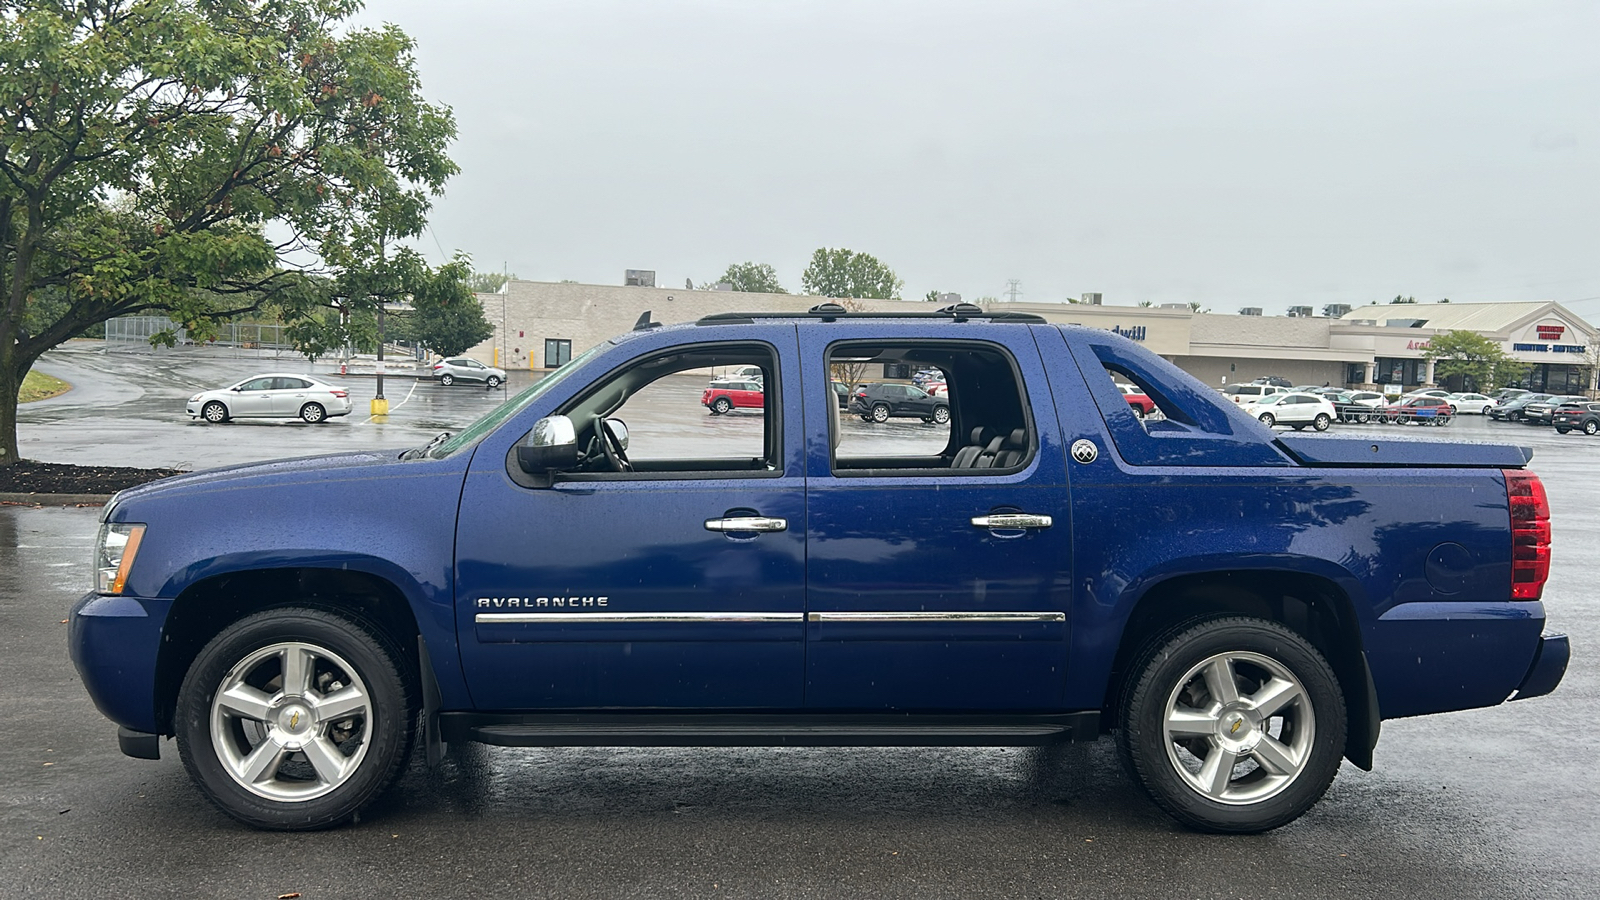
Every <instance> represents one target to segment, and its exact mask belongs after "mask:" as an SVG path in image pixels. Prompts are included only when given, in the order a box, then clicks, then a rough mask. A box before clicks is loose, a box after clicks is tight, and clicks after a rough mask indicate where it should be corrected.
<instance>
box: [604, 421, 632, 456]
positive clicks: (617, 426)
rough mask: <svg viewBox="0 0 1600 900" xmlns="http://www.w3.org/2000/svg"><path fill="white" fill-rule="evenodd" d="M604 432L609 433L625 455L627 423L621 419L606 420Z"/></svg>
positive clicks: (626, 449) (626, 448)
mask: <svg viewBox="0 0 1600 900" xmlns="http://www.w3.org/2000/svg"><path fill="white" fill-rule="evenodd" d="M606 431H609V432H610V433H611V436H612V437H613V438H616V441H617V446H618V447H620V448H622V451H623V452H624V453H626V452H627V451H628V423H627V422H624V421H622V420H621V419H607V420H606Z"/></svg>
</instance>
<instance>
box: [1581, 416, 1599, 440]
mask: <svg viewBox="0 0 1600 900" xmlns="http://www.w3.org/2000/svg"><path fill="white" fill-rule="evenodd" d="M1596 432H1600V422H1596V421H1595V420H1593V419H1590V420H1589V421H1587V422H1584V423H1583V433H1584V434H1587V435H1590V436H1591V437H1592V436H1593V435H1594V434H1595V433H1596Z"/></svg>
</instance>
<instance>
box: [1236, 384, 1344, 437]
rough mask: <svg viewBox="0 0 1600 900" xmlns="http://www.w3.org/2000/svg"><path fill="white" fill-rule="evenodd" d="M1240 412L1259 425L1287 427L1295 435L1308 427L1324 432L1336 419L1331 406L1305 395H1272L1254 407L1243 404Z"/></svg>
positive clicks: (1320, 399)
mask: <svg viewBox="0 0 1600 900" xmlns="http://www.w3.org/2000/svg"><path fill="white" fill-rule="evenodd" d="M1241 408H1242V409H1243V410H1244V411H1245V412H1246V413H1247V414H1249V415H1251V416H1254V417H1256V418H1257V419H1260V420H1261V424H1263V425H1265V426H1267V427H1268V428H1271V427H1272V426H1274V425H1288V426H1290V427H1292V428H1293V429H1294V430H1295V431H1299V430H1300V429H1302V428H1304V427H1306V426H1307V425H1310V426H1311V427H1312V428H1315V429H1316V430H1318V431H1327V430H1328V426H1329V425H1331V424H1333V420H1334V417H1335V416H1336V415H1337V413H1336V412H1335V411H1334V408H1333V403H1331V402H1330V401H1329V400H1328V398H1327V397H1323V396H1320V395H1318V394H1307V393H1305V392H1304V391H1291V392H1290V393H1287V394H1273V395H1272V396H1270V397H1262V398H1261V399H1260V400H1257V401H1255V402H1253V403H1246V404H1245V405H1244V406H1243V407H1241Z"/></svg>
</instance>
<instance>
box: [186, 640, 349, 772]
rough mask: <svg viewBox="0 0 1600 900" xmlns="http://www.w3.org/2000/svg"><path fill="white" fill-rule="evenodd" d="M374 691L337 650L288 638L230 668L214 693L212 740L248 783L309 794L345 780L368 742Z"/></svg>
mask: <svg viewBox="0 0 1600 900" xmlns="http://www.w3.org/2000/svg"><path fill="white" fill-rule="evenodd" d="M371 726H372V699H371V696H370V695H369V693H368V691H367V687H366V685H365V684H364V683H363V682H362V681H361V678H360V676H359V675H357V674H356V673H355V670H354V669H353V668H352V667H351V666H350V664H349V663H347V662H346V661H345V660H343V659H342V658H340V657H339V655H338V654H336V653H333V652H331V651H329V650H326V649H324V648H322V647H318V646H316V645H315V644H307V643H301V642H284V643H278V644H271V645H269V646H266V647H262V648H261V649H259V650H257V651H255V652H254V653H251V654H250V655H249V656H247V657H245V658H244V659H243V660H241V661H240V662H239V664H238V665H236V666H234V667H233V668H232V669H230V670H229V671H228V674H227V675H226V676H224V677H223V679H222V684H221V685H220V686H219V687H218V689H217V693H216V696H215V697H214V698H213V700H212V701H211V743H212V746H213V747H215V748H216V752H217V758H218V759H220V760H221V762H222V765H223V768H224V769H225V770H226V771H227V772H228V774H229V775H230V776H231V777H232V778H233V780H234V781H236V782H237V783H238V784H239V785H240V786H241V787H243V788H244V789H245V790H248V791H250V792H251V793H253V794H256V795H258V796H261V797H265V798H267V799H269V800H278V801H291V802H292V801H304V800H311V799H314V798H316V797H321V796H323V795H324V794H327V793H329V792H330V791H333V790H334V789H336V788H338V787H339V786H340V785H341V784H343V783H344V782H345V781H346V780H347V779H348V778H349V777H350V776H351V775H352V774H354V773H355V771H356V770H357V769H359V768H360V766H361V760H362V759H363V758H364V757H365V756H366V753H367V747H368V745H369V741H368V733H369V731H370V729H371Z"/></svg>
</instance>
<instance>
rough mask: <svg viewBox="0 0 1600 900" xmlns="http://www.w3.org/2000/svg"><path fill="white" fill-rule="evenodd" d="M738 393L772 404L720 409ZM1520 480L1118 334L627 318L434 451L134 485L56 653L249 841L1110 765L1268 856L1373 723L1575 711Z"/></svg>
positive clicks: (842, 316)
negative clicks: (495, 803) (908, 383)
mask: <svg viewBox="0 0 1600 900" xmlns="http://www.w3.org/2000/svg"><path fill="white" fill-rule="evenodd" d="M736 366H754V367H756V368H758V369H759V370H760V371H761V372H762V375H763V384H764V388H765V390H764V394H765V401H764V403H765V405H764V408H763V409H761V410H752V411H750V412H748V413H745V414H742V415H740V416H706V415H705V414H704V412H703V410H701V409H700V408H699V405H698V404H697V403H696V402H695V398H696V397H698V396H699V392H700V390H701V387H702V386H703V384H704V379H705V377H706V375H707V374H712V373H716V372H719V371H726V370H727V369H728V368H729V367H736ZM930 369H932V370H937V371H938V372H941V373H943V375H944V377H945V380H946V381H947V383H948V386H949V403H950V417H949V421H948V422H946V423H921V422H917V421H905V422H900V421H894V422H890V423H884V424H878V423H870V422H860V421H859V420H857V419H856V418H855V417H851V416H845V417H844V419H843V421H841V418H840V415H839V409H838V404H837V401H836V398H835V394H834V390H833V388H832V386H831V384H830V382H832V381H849V382H852V383H854V382H855V381H859V380H885V379H886V378H887V379H892V378H893V375H892V374H891V373H903V372H907V371H926V370H930ZM1118 383H1131V384H1136V385H1138V386H1139V387H1140V388H1142V389H1143V390H1144V391H1145V393H1147V394H1148V395H1149V396H1150V397H1151V398H1152V399H1153V400H1154V401H1155V403H1156V406H1157V412H1156V413H1155V414H1152V415H1150V416H1148V417H1144V418H1140V417H1139V416H1136V415H1135V414H1134V412H1133V411H1132V410H1131V409H1130V408H1129V406H1128V403H1127V401H1126V400H1125V399H1124V397H1123V395H1122V394H1121V392H1120V391H1119V389H1118V388H1117V384H1118ZM685 384H688V385H691V386H690V387H688V388H684V387H683V385H685ZM663 398H664V399H663ZM651 403H654V404H656V405H655V406H653V407H652V406H650V405H649V404H651ZM678 406H681V407H682V410H683V416H682V421H667V422H665V424H663V418H664V417H665V418H666V419H668V420H670V419H671V418H672V415H673V414H672V410H674V409H677V408H678ZM661 409H667V410H668V413H666V414H663V413H661V412H660V410H661ZM641 413H648V415H643V416H642V417H641ZM629 414H634V416H635V422H636V425H635V429H634V433H633V434H632V435H631V436H630V434H629V431H628V427H627V425H626V424H625V422H626V419H627V416H628V415H629ZM1529 455H1530V454H1529V453H1528V452H1526V451H1524V450H1521V449H1519V448H1516V447H1509V446H1491V445H1471V444H1452V443H1439V442H1419V443H1411V442H1404V441H1396V440H1393V439H1389V438H1380V439H1376V440H1372V439H1366V438H1362V439H1344V438H1337V437H1330V436H1309V435H1308V436H1297V435H1291V434H1287V433H1285V434H1275V433H1274V432H1272V431H1270V430H1269V429H1267V428H1265V427H1263V426H1262V425H1261V424H1260V423H1258V422H1256V421H1255V420H1253V419H1251V418H1249V417H1247V416H1245V415H1244V414H1242V413H1240V412H1239V411H1238V410H1237V409H1236V408H1235V407H1234V405H1233V404H1232V403H1229V402H1228V401H1227V400H1226V399H1225V398H1223V397H1221V396H1220V395H1218V394H1217V393H1216V392H1215V391H1212V390H1210V389H1208V388H1207V387H1206V386H1205V385H1203V384H1201V383H1200V382H1198V381H1196V380H1195V379H1194V378H1192V377H1190V376H1189V375H1187V374H1185V373H1183V372H1181V371H1180V370H1178V369H1177V368H1175V367H1174V366H1172V365H1171V364H1169V363H1167V362H1166V361H1164V360H1162V359H1161V358H1159V357H1157V356H1155V355H1153V354H1151V353H1149V352H1147V351H1146V350H1144V349H1142V348H1141V347H1140V346H1138V345H1137V344H1135V343H1133V342H1131V341H1129V340H1126V339H1124V338H1122V337H1119V336H1117V335H1113V334H1110V333H1108V332H1104V331H1099V330H1094V329H1086V328H1079V327H1073V326H1058V325H1051V324H1047V323H1045V322H1044V321H1043V320H1042V319H1039V318H1037V317H1033V316H1028V315H1019V314H1008V313H985V312H984V311H983V310H981V309H978V308H977V307H972V306H965V305H962V306H956V307H951V308H949V309H947V310H943V311H941V312H937V313H925V314H870V313H847V312H846V311H845V310H844V309H842V308H841V307H839V306H837V305H833V304H825V305H822V306H819V307H817V308H815V309H813V310H811V311H810V312H809V313H796V314H783V315H771V314H749V315H744V314H723V315H716V316H711V317H708V318H705V319H702V320H700V321H698V322H695V323H692V324H684V325H677V326H672V327H662V326H660V325H658V324H656V323H653V322H650V321H648V314H646V316H645V317H644V318H643V319H642V320H641V323H640V324H639V326H638V327H636V328H635V329H634V330H633V331H632V332H631V333H629V334H626V335H623V336H621V337H618V338H615V339H613V340H610V341H607V342H606V343H603V344H601V345H599V346H597V347H595V348H594V349H592V350H590V351H589V352H587V353H585V354H583V355H582V356H580V357H578V358H576V359H574V360H572V362H571V363H570V364H568V365H566V366H564V367H562V368H560V369H558V370H556V371H554V372H552V373H551V374H549V375H548V376H547V377H545V378H544V379H543V380H541V381H539V382H538V383H536V384H534V385H532V386H531V387H529V388H528V389H527V390H525V391H523V392H522V393H521V394H519V395H517V396H516V397H514V398H513V399H512V400H510V401H509V402H507V403H505V404H504V405H502V406H500V407H499V408H497V409H496V410H494V411H493V412H491V413H490V414H488V415H487V416H485V417H484V418H483V419H481V420H479V421H478V422H476V423H475V424H473V425H471V426H470V427H468V428H467V429H466V430H465V431H462V432H461V433H459V434H456V435H454V436H449V435H440V437H439V438H438V439H437V440H435V441H434V442H432V443H430V444H429V445H427V446H425V447H417V448H413V449H409V450H405V451H399V450H396V451H393V452H376V451H374V452H363V453H348V454H341V455H335V456H322V457H314V458H307V459H292V460H285V461H279V462H269V463H263V464H259V465H247V466H239V467H235V468H230V469H219V470H212V471H205V472H197V473H194V474H191V475H183V476H179V477H175V478H169V479H166V480H164V481H160V482H156V483H153V484H150V485H146V486H144V487H140V488H136V489H133V490H129V491H124V492H123V493H121V494H119V495H118V496H117V497H116V498H115V499H114V500H113V501H112V502H111V503H110V504H109V505H108V506H107V507H106V509H105V512H104V516H103V524H102V526H101V529H100V535H99V541H98V546H97V550H96V553H97V557H96V560H97V561H96V568H97V572H96V578H97V583H96V584H95V589H94V590H93V591H92V592H91V593H89V594H88V595H87V596H85V597H84V598H83V599H82V600H81V601H80V602H79V603H78V604H77V605H76V607H75V608H74V610H73V612H72V616H71V626H72V627H71V638H70V640H71V650H72V657H73V660H74V661H75V663H76V664H77V667H78V671H79V673H80V674H81V676H82V678H83V681H84V683H85V685H86V686H87V687H88V690H89V692H90V694H91V695H92V696H93V698H94V700H95V702H96V704H98V706H99V708H100V710H101V711H102V712H103V713H104V714H105V715H106V716H107V717H108V718H110V719H111V720H112V721H113V722H115V723H116V724H117V725H118V736H119V741H120V745H121V748H122V750H123V751H124V752H125V753H127V754H129V755H131V756H137V757H146V758H156V757H157V756H158V755H159V746H160V740H161V738H162V737H163V736H168V737H175V738H176V740H177V749H178V753H179V754H180V756H181V758H182V760H183V763H184V765H185V767H186V768H187V769H188V771H189V773H190V775H191V776H192V777H193V779H194V781H195V782H196V784H198V786H199V787H200V789H201V790H202V791H203V792H204V793H205V795H206V796H207V797H208V798H210V799H211V800H212V801H213V802H215V804H216V805H217V806H218V807H220V808H221V809H222V810H223V811H224V812H226V813H227V814H229V815H231V816H233V817H235V818H237V819H239V820H241V821H243V822H246V823H249V824H251V825H254V826H258V827H262V828H277V829H309V828H321V827H327V826H331V825H335V824H338V823H340V822H343V821H346V820H348V819H349V818H351V817H352V816H353V815H355V814H356V813H357V812H358V811H360V810H361V809H362V808H363V807H364V806H365V805H367V804H368V803H370V802H371V801H372V800H373V799H374V798H376V797H377V796H378V795H379V794H380V793H381V792H383V791H384V790H385V789H386V788H388V787H389V786H390V785H391V784H392V783H393V782H394V781H395V779H396V778H397V777H398V775H399V774H400V773H401V771H402V770H403V769H404V768H405V767H406V765H407V760H408V759H409V758H410V755H411V752H412V749H413V746H414V745H419V744H420V745H421V747H422V748H423V751H424V752H425V753H426V755H427V757H428V759H429V761H430V762H432V761H433V760H435V759H437V756H438V754H439V753H440V752H441V747H442V745H443V744H445V743H451V742H456V741H480V742H484V743H489V744H498V745H505V746H520V747H535V746H539V747H543V746H557V745H599V746H619V745H632V746H641V745H649V746H729V745H806V746H883V745H907V744H916V745H1024V744H1040V743H1048V742H1055V741H1067V740H1096V739H1098V738H1100V737H1101V736H1102V735H1106V734H1110V735H1114V737H1115V740H1116V742H1117V745H1118V747H1119V749H1120V753H1121V756H1122V758H1123V760H1124V762H1125V763H1126V765H1127V768H1128V770H1129V771H1130V772H1131V773H1132V775H1133V777H1134V778H1135V780H1136V781H1137V782H1138V783H1139V784H1140V785H1142V786H1143V788H1144V789H1145V790H1146V791H1147V792H1148V794H1149V795H1150V797H1151V798H1152V799H1153V800H1154V802H1155V803H1157V804H1158V805H1160V806H1161V807H1162V808H1163V809H1165V810H1166V811H1167V812H1168V813H1170V814H1171V815H1172V816H1174V817H1175V818H1177V819H1178V820H1179V821H1181V822H1183V823H1184V824H1186V825H1188V826H1190V827H1193V828H1197V829H1202V830H1207V831H1217V832H1257V831H1262V830H1265V829H1270V828H1274V827H1276V826H1279V825H1282V824H1284V823H1286V822H1289V821H1291V820H1293V819H1295V818H1296V817H1298V816H1299V815H1301V814H1302V813H1304V812H1305V811H1306V810H1307V809H1308V808H1310V807H1311V806H1312V805H1313V804H1314V803H1316V802H1317V800H1318V799H1319V798H1321V796H1322V795H1323V793H1324V792H1325V791H1326V789H1327V788H1328V785H1329V784H1330V783H1331V782H1332V780H1333V778H1334V775H1335V773H1336V772H1337V770H1338V768H1339V765H1340V760H1341V759H1349V760H1350V761H1351V762H1352V763H1354V764H1355V765H1357V766H1360V767H1362V768H1369V767H1370V766H1371V763H1372V753H1373V747H1374V745H1375V743H1376V742H1377V740H1378V730H1379V723H1380V722H1382V720H1384V719H1393V718H1399V717H1402V716H1416V715H1423V714H1427V713H1436V712H1444V711H1448V710H1459V709H1470V708H1474V707H1482V706H1493V705H1495V704H1498V703H1501V702H1503V701H1505V700H1507V699H1508V698H1510V699H1522V698H1527V697H1536V696H1539V695H1541V694H1546V693H1548V692H1550V691H1551V690H1553V689H1554V688H1555V687H1556V685H1557V684H1558V683H1559V682H1560V680H1561V677H1562V675H1563V673H1564V672H1565V669H1566V664H1567V658H1568V652H1569V651H1568V643H1567V639H1566V637H1565V636H1563V635H1555V634H1545V633H1543V626H1544V618H1545V617H1544V608H1543V606H1542V604H1541V602H1540V595H1541V593H1542V590H1543V587H1544V582H1545V579H1546V576H1547V574H1548V572H1549V552H1550V551H1549V546H1550V544H1549V539H1550V522H1549V511H1548V504H1547V502H1546V498H1545V492H1544V488H1543V486H1542V485H1541V484H1540V482H1539V479H1538V478H1537V477H1536V476H1534V475H1533V474H1532V473H1531V472H1529V471H1527V470H1526V468H1524V467H1525V465H1526V464H1527V462H1528V458H1529Z"/></svg>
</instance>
